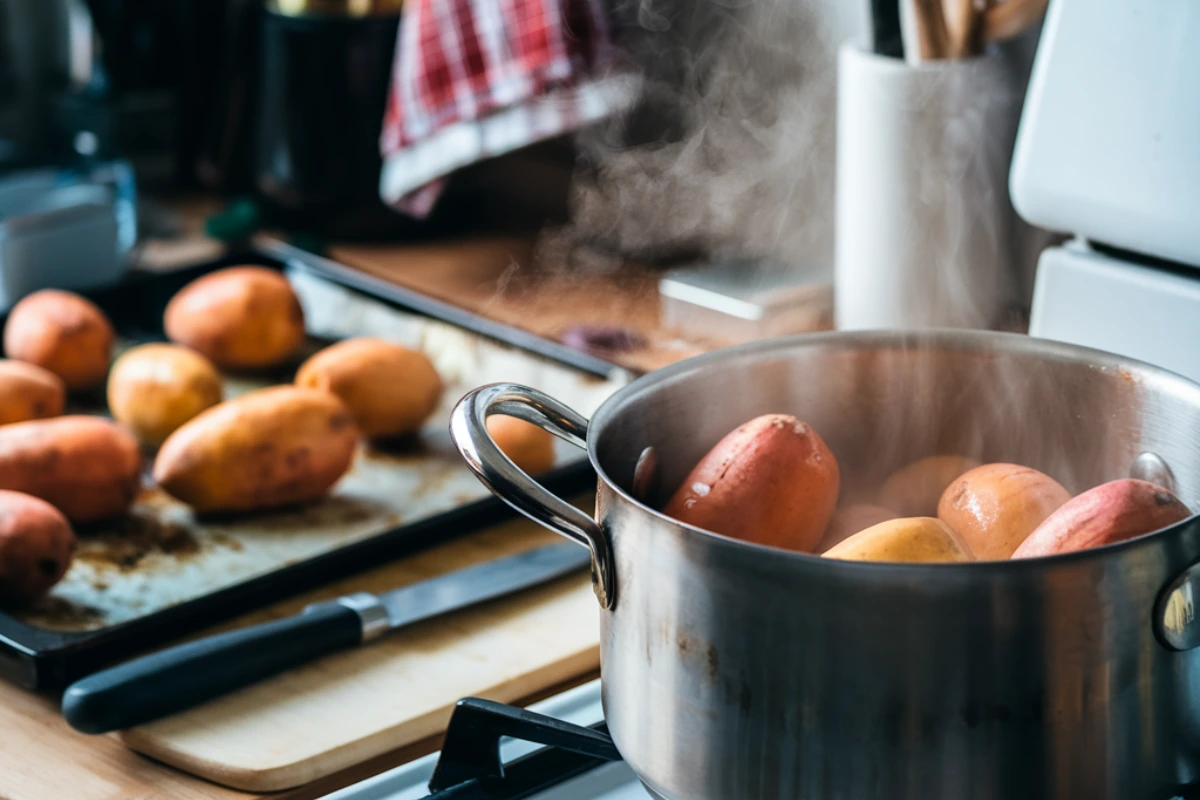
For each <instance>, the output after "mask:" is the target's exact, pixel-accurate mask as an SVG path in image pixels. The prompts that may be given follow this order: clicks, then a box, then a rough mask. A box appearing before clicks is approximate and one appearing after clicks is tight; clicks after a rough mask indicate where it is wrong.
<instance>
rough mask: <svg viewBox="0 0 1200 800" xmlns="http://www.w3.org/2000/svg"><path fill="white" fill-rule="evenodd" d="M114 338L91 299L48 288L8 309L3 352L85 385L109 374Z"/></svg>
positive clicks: (74, 386)
mask: <svg viewBox="0 0 1200 800" xmlns="http://www.w3.org/2000/svg"><path fill="white" fill-rule="evenodd" d="M114 338H115V334H114V332H113V327H112V324H111V323H110V322H109V321H108V318H107V317H105V316H104V312H102V311H101V310H100V309H99V308H98V307H97V306H96V305H95V304H94V303H92V302H91V301H90V300H87V299H85V298H83V297H80V296H79V295H77V294H74V293H72V292H63V291H59V290H57V289H44V290H42V291H40V292H34V293H33V294H31V295H29V296H27V297H25V298H23V299H22V300H21V301H20V302H18V303H17V304H16V305H15V306H13V309H12V311H10V312H9V315H8V321H7V322H6V323H5V325H4V352H5V355H7V356H8V357H9V358H13V359H17V360H18V361H26V362H28V363H30V364H36V365H37V366H39V367H42V368H43V369H46V370H49V371H50V372H53V373H54V374H55V375H57V376H58V377H59V378H60V379H62V382H63V384H64V385H65V386H66V387H67V389H69V390H71V391H82V390H86V389H91V388H93V387H95V386H97V385H98V384H99V383H100V382H101V381H103V380H104V376H105V375H106V374H107V373H108V365H109V362H110V361H111V359H112V348H113V340H114Z"/></svg>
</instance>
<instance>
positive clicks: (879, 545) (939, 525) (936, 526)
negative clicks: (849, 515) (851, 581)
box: [822, 517, 974, 564]
mask: <svg viewBox="0 0 1200 800" xmlns="http://www.w3.org/2000/svg"><path fill="white" fill-rule="evenodd" d="M822 555H823V557H825V558H836V559H840V560H843V561H890V562H905V563H910V564H939V563H953V562H961V561H973V560H974V559H973V558H972V556H971V551H970V548H968V547H967V545H966V543H965V542H964V541H963V540H962V537H960V536H959V535H958V534H957V533H955V532H954V530H953V529H951V527H950V526H949V525H947V524H946V523H944V522H942V521H941V520H940V519H937V518H936V517H906V518H903V519H892V520H887V521H886V522H880V523H878V524H876V525H872V526H871V527H869V528H867V529H866V530H862V531H859V532H858V533H856V534H854V535H853V536H851V537H850V538H848V539H846V540H845V541H843V542H841V543H840V544H838V545H836V546H834V547H832V548H830V549H829V550H827V551H825V553H823V554H822Z"/></svg>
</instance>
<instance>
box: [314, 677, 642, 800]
mask: <svg viewBox="0 0 1200 800" xmlns="http://www.w3.org/2000/svg"><path fill="white" fill-rule="evenodd" d="M497 744H498V745H499V746H498V747H497ZM651 797H652V795H651V794H649V793H648V792H647V791H646V789H645V788H643V787H642V784H641V783H640V782H639V781H638V779H637V778H636V777H635V776H634V774H633V771H632V770H631V769H630V768H629V767H628V765H626V764H625V763H624V762H623V761H621V757H620V755H619V754H618V753H617V751H616V748H615V747H614V746H613V743H612V739H610V738H609V737H608V734H607V732H606V729H605V727H604V711H603V709H602V707H601V704H600V681H598V680H596V681H592V682H591V683H587V684H584V685H582V686H579V687H577V688H575V689H572V690H570V691H567V692H564V693H562V694H559V695H556V696H554V697H551V698H549V699H548V700H544V701H542V702H541V703H538V704H536V705H534V706H531V707H530V708H529V709H521V708H516V707H513V706H506V705H503V704H501V703H493V702H491V701H488V700H479V699H476V698H468V699H465V700H462V701H460V702H459V704H458V706H457V707H456V708H455V710H454V715H453V717H452V718H451V721H450V724H449V726H448V727H447V729H446V738H445V742H444V744H443V747H442V750H441V752H438V753H433V754H431V755H428V756H426V757H424V758H421V759H418V760H416V761H412V762H410V763H408V764H404V765H401V766H399V767H396V768H395V769H392V770H390V771H388V772H385V773H382V774H380V775H377V776H375V777H373V778H370V779H368V780H365V781H362V782H361V783H357V784H354V785H352V786H348V787H346V788H345V789H342V790H341V791H338V792H335V793H334V794H331V795H328V796H327V797H326V800H525V799H526V798H528V800H647V798H651Z"/></svg>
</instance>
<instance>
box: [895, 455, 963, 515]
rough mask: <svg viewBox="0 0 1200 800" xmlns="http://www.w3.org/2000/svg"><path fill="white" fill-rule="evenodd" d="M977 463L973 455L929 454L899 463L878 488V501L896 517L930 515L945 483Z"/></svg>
mask: <svg viewBox="0 0 1200 800" xmlns="http://www.w3.org/2000/svg"><path fill="white" fill-rule="evenodd" d="M978 466H979V462H978V461H976V460H975V459H973V458H963V457H962V456H929V457H928V458H922V459H920V460H918V461H914V462H913V463H911V464H909V465H908V466H905V467H901V468H900V469H898V470H896V471H895V472H893V473H892V474H891V475H889V476H888V477H887V480H885V481H884V482H883V486H882V487H880V489H879V505H881V506H883V507H885V508H890V509H892V510H893V511H895V512H896V516H898V517H933V516H936V515H937V510H938V502H939V501H940V500H941V499H942V493H943V492H945V491H946V487H947V486H949V485H950V484H951V483H953V482H954V479H955V478H957V477H958V476H960V475H962V474H963V473H964V472H966V471H968V470H971V469H974V468H975V467H978Z"/></svg>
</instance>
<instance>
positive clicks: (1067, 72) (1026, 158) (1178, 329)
mask: <svg viewBox="0 0 1200 800" xmlns="http://www.w3.org/2000/svg"><path fill="white" fill-rule="evenodd" d="M1197 42H1200V3H1198V2H1196V0H1154V2H1131V1H1130V0H1051V2H1050V7H1049V10H1048V12H1047V15H1046V20H1045V24H1044V27H1043V30H1042V35H1041V40H1040V42H1039V46H1038V52H1037V56H1036V58H1035V60H1034V66H1033V73H1032V76H1031V80H1030V84H1029V90H1028V94H1027V96H1026V100H1025V106H1024V110H1023V115H1022V119H1021V124H1020V128H1019V131H1018V135H1017V144H1016V150H1015V153H1014V156H1013V164H1012V170H1011V173H1010V190H1011V194H1012V199H1013V204H1014V206H1015V207H1016V209H1017V211H1018V213H1020V215H1021V216H1022V217H1024V218H1025V220H1026V221H1028V222H1030V223H1032V224H1034V225H1038V226H1041V227H1044V228H1048V229H1051V230H1055V231H1060V232H1063V233H1067V234H1073V235H1074V236H1075V237H1076V238H1075V240H1074V241H1072V242H1070V243H1068V244H1067V245H1065V246H1063V247H1057V248H1051V249H1049V250H1047V251H1046V252H1045V253H1044V254H1043V255H1042V257H1041V260H1040V261H1039V264H1038V275H1037V281H1036V284H1035V288H1034V297H1033V309H1032V318H1031V320H1030V330H1029V332H1030V334H1031V335H1033V336H1038V337H1042V338H1047V339H1055V340H1059V341H1065V342H1071V343H1074V344H1080V345H1085V346H1089V347H1096V348H1099V349H1103V350H1108V351H1110V352H1115V353H1118V354H1121V355H1125V356H1129V357H1132V358H1137V359H1140V360H1143V361H1146V362H1149V363H1153V364H1158V365H1160V366H1163V367H1166V368H1167V369H1171V370H1173V371H1175V372H1179V373H1181V374H1183V375H1186V376H1187V377H1190V378H1192V379H1193V380H1197V381H1200V347H1197V346H1196V342H1198V341H1200V47H1198V46H1197Z"/></svg>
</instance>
